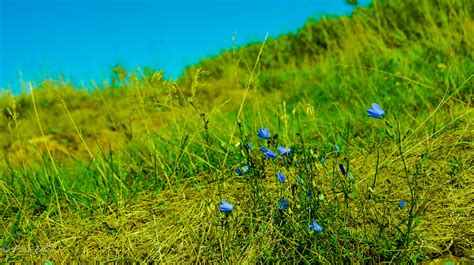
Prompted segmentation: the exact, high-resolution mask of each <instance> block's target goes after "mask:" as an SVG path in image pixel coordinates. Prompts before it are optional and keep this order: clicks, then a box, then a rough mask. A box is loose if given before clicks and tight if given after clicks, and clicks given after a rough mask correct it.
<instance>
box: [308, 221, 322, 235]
mask: <svg viewBox="0 0 474 265" xmlns="http://www.w3.org/2000/svg"><path fill="white" fill-rule="evenodd" d="M309 230H310V231H314V232H316V233H318V234H319V233H321V232H323V227H322V226H321V225H319V224H318V223H316V221H312V222H311V225H310V226H309Z"/></svg>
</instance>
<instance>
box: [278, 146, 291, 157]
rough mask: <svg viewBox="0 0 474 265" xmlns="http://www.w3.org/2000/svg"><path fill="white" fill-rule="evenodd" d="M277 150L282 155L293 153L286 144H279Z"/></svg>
mask: <svg viewBox="0 0 474 265" xmlns="http://www.w3.org/2000/svg"><path fill="white" fill-rule="evenodd" d="M277 150H278V154H279V155H280V156H287V155H289V154H290V153H291V148H289V147H285V146H278V147H277Z"/></svg>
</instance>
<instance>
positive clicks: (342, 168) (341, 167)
mask: <svg viewBox="0 0 474 265" xmlns="http://www.w3.org/2000/svg"><path fill="white" fill-rule="evenodd" d="M339 169H340V170H341V173H342V175H344V176H345V175H346V170H345V169H344V165H343V164H339Z"/></svg>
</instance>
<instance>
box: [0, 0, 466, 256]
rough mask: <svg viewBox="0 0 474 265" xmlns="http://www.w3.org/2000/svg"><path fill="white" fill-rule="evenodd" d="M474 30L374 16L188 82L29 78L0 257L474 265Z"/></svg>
mask: <svg viewBox="0 0 474 265" xmlns="http://www.w3.org/2000/svg"><path fill="white" fill-rule="evenodd" d="M473 15H474V4H473V3H472V2H471V1H464V0H459V1H457V0H450V1H448V0H443V1H441V0H439V1H435V0H433V1H428V0H426V1H416V0H404V1H398V0H391V1H388V0H387V1H373V4H372V5H371V6H370V7H369V8H361V9H357V10H355V12H354V14H353V15H352V16H351V17H334V18H324V19H322V20H320V21H314V20H309V21H308V22H307V24H306V25H305V26H304V27H303V28H302V29H300V30H299V31H298V32H297V33H296V34H288V35H285V36H281V37H279V38H277V39H267V40H265V42H264V43H254V44H250V45H247V46H245V47H235V48H234V49H233V50H229V51H225V52H223V53H221V54H220V55H219V56H217V57H213V58H206V59H203V60H202V61H201V63H200V64H198V65H195V66H191V67H189V68H187V69H186V71H185V74H184V75H183V76H182V77H181V78H180V79H179V80H177V81H170V80H166V79H164V78H163V72H162V71H157V70H154V69H148V68H147V69H136V70H135V71H133V72H126V71H125V70H124V69H123V68H121V67H120V66H117V67H116V68H115V69H113V81H112V83H111V84H102V83H100V82H98V83H97V85H96V86H95V89H93V90H92V91H86V90H85V89H83V88H78V87H74V86H72V85H71V84H70V83H68V82H67V81H52V80H46V81H43V82H41V83H40V84H39V85H38V86H35V87H33V86H32V85H31V84H30V83H28V82H25V83H23V85H24V91H25V92H23V93H22V94H19V95H15V96H13V95H12V94H11V93H4V94H3V95H2V96H1V97H0V106H1V109H2V112H3V113H2V114H3V115H1V116H0V144H1V147H2V148H1V153H0V155H1V157H2V159H0V195H1V199H0V209H1V215H2V219H1V234H0V247H1V252H0V261H2V262H5V263H10V262H20V263H33V262H35V263H39V262H44V263H45V264H51V263H71V262H74V261H76V262H81V263H99V262H100V263H107V262H114V263H121V262H151V261H155V262H159V263H171V264H174V263H182V262H185V263H231V264H240V263H310V264H315V263H316V264H317V263H336V264H340V263H385V262H387V263H388V262H394V263H418V262H427V263H430V262H431V263H437V262H439V263H442V262H443V261H444V262H447V263H446V264H452V262H454V263H466V264H468V263H474V248H473V242H474V189H473V188H472V187H473V181H474V172H473V154H474V152H473V149H472V148H473V136H474V130H473V125H472V121H473V113H472V105H471V101H472V92H473V74H474V62H473V59H474V37H473V36H474V20H473ZM32 45H34V44H32ZM165 70H166V69H165ZM26 91H28V92H26ZM372 103H378V104H379V105H380V106H381V108H382V109H383V110H384V112H385V114H384V115H383V116H382V117H380V118H379V117H378V116H379V115H377V114H381V113H380V111H378V112H376V113H375V115H372V116H375V117H370V116H369V115H368V112H367V110H368V109H369V108H371V107H372ZM265 126H266V127H267V128H268V131H269V134H270V137H269V139H262V138H261V137H259V136H258V135H257V130H259V129H261V128H264V127H265ZM260 136H266V135H260ZM247 143H250V144H251V145H252V149H250V148H249V147H248V145H247ZM261 146H263V147H264V148H263V149H265V148H267V149H269V150H270V151H272V152H274V153H275V155H276V158H272V157H273V156H272V154H271V153H269V152H267V153H265V152H263V151H262V150H261V148H260V147H261ZM278 146H280V147H281V146H283V147H290V148H291V152H290V154H288V155H283V156H282V155H280V154H278V152H277V147H278ZM280 149H281V148H280ZM269 157H270V158H269ZM244 166H248V170H245V169H247V168H245V169H244ZM237 168H238V169H239V170H240V171H243V172H241V173H242V174H238V172H236V169H237ZM279 173H282V174H283V175H284V181H282V180H283V178H281V176H280V178H278V177H277V175H278V174H279ZM221 200H225V201H227V202H229V203H231V204H232V205H233V209H232V211H231V212H230V213H225V212H223V211H222V210H226V211H229V210H230V209H223V208H222V207H220V206H221ZM402 201H404V202H405V203H404V204H403V203H402ZM224 208H225V207H224ZM315 224H317V225H315Z"/></svg>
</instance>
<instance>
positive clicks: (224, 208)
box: [219, 200, 234, 213]
mask: <svg viewBox="0 0 474 265" xmlns="http://www.w3.org/2000/svg"><path fill="white" fill-rule="evenodd" d="M219 210H221V212H224V213H230V212H232V210H234V205H232V204H231V203H230V202H228V201H224V200H222V201H221V204H220V205H219Z"/></svg>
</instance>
